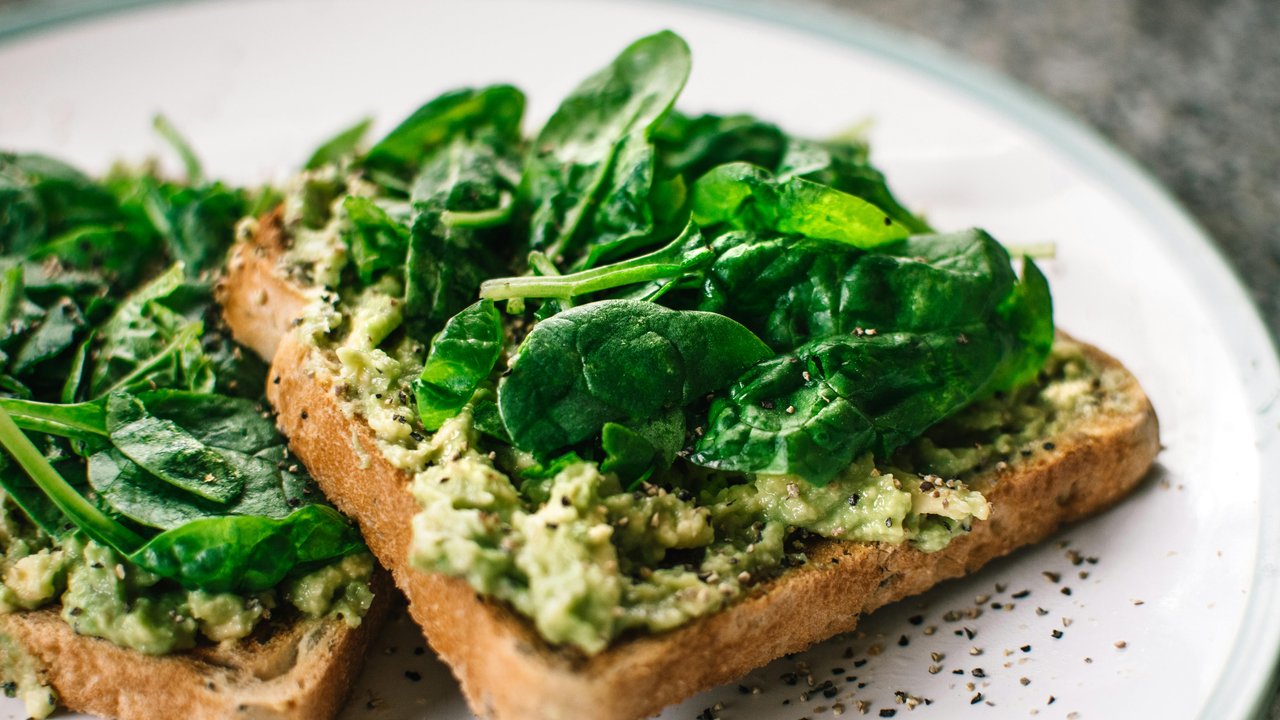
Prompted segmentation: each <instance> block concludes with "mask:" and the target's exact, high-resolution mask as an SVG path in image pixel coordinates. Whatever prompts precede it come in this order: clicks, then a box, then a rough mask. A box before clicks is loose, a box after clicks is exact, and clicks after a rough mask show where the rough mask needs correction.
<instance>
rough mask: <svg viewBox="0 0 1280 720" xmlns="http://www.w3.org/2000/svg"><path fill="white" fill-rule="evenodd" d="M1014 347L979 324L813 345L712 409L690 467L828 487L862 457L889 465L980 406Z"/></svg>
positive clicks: (753, 375)
mask: <svg viewBox="0 0 1280 720" xmlns="http://www.w3.org/2000/svg"><path fill="white" fill-rule="evenodd" d="M1011 346H1012V342H1011V339H1010V338H1009V337H1008V336H1007V335H1003V334H1002V333H999V332H998V331H993V330H992V329H990V328H988V327H987V326H986V325H983V324H974V325H970V326H968V327H964V328H954V329H950V330H947V331H930V332H924V333H886V334H876V335H873V336H866V335H863V336H852V337H848V336H845V337H837V338H830V339H820V340H816V341H813V342H811V343H807V344H805V345H802V346H800V347H799V348H797V349H796V350H795V352H793V353H788V354H786V355H783V356H779V357H777V358H773V359H770V360H768V361H765V362H764V363H761V364H760V365H757V366H756V367H754V368H752V369H751V370H750V371H748V372H747V373H746V374H745V375H744V376H743V377H742V378H741V379H740V380H739V381H738V382H737V383H736V384H735V385H734V386H733V388H732V389H731V390H730V392H729V396H728V397H727V398H723V399H718V400H716V401H715V402H714V403H713V404H712V407H711V412H710V418H709V423H708V425H709V429H708V431H707V434H706V435H705V436H704V437H703V439H702V440H701V441H700V442H699V443H698V445H697V447H696V452H695V453H694V454H693V455H692V456H691V457H690V460H691V461H692V462H693V463H695V464H698V465H704V466H706V467H713V468H716V469H720V470H731V471H738V472H755V473H792V474H796V475H799V476H801V477H803V478H805V479H806V480H808V481H809V482H812V483H815V484H825V483H826V482H827V481H828V480H830V479H831V478H832V477H833V476H834V475H835V474H836V473H838V472H839V471H840V470H841V469H843V468H845V467H848V466H849V464H850V463H851V462H853V460H854V458H856V457H858V456H859V455H861V454H862V453H864V452H867V451H872V452H875V453H877V454H879V455H880V456H881V457H885V456H887V455H888V454H889V453H891V452H892V451H893V450H894V449H896V448H897V447H899V446H901V445H902V444H904V443H906V442H909V441H910V440H912V439H914V438H916V437H918V436H919V435H920V434H921V433H923V432H924V431H925V430H926V429H928V428H929V426H931V425H933V424H934V423H936V422H938V421H940V420H942V419H943V418H945V417H947V416H948V415H950V414H951V413H953V412H955V411H956V410H959V409H960V408H962V407H964V406H965V405H967V404H968V403H969V402H971V401H973V400H974V399H976V398H977V397H978V396H979V395H981V394H982V393H983V392H984V391H985V390H987V389H988V388H990V387H991V385H992V382H993V380H994V379H995V373H996V371H997V370H998V368H999V366H1000V365H1001V363H1002V361H1004V359H1005V357H1006V356H1007V354H1008V353H1010V352H1011V351H1012V347H1011Z"/></svg>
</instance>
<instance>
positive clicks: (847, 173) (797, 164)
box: [766, 138, 933, 233]
mask: <svg viewBox="0 0 1280 720" xmlns="http://www.w3.org/2000/svg"><path fill="white" fill-rule="evenodd" d="M766 167H770V166H768V165H766ZM777 174H778V178H779V179H780V180H788V179H790V178H793V177H800V178H804V179H806V180H810V181H812V182H816V183H818V184H820V185H826V186H828V187H832V188H835V189H836V190H840V191H841V192H846V193H849V194H850V195H855V196H857V197H860V198H862V199H863V200H866V201H867V202H869V203H871V204H872V205H875V206H876V207H878V208H880V209H881V210H883V211H884V212H885V214H886V215H888V216H889V217H891V218H893V219H894V221H896V222H897V223H899V224H900V225H902V226H903V227H905V228H907V229H908V230H910V231H911V232H912V233H928V232H933V229H932V228H930V227H929V224H928V223H926V222H925V221H924V220H923V219H922V218H920V216H918V215H916V214H914V213H912V212H911V211H910V210H907V209H906V208H905V207H903V206H902V204H901V203H899V202H898V199H897V198H896V197H894V195H893V192H892V191H891V190H889V184H888V182H887V181H886V180H885V178H884V174H883V173H881V172H880V171H879V170H877V169H876V168H875V167H874V166H873V165H872V164H871V160H870V148H869V146H868V145H867V144H866V143H865V142H861V141H858V140H852V139H846V140H836V141H830V142H815V141H812V140H803V139H799V138H790V139H789V140H788V142H787V149H786V153H785V154H784V155H783V157H782V159H781V160H780V161H779V162H778V168H777Z"/></svg>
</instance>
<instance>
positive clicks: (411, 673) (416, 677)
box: [404, 670, 422, 682]
mask: <svg viewBox="0 0 1280 720" xmlns="http://www.w3.org/2000/svg"><path fill="white" fill-rule="evenodd" d="M404 676H405V677H407V678H409V679H410V680H412V681H414V682H421V681H422V673H420V672H418V671H417V670H405V671H404Z"/></svg>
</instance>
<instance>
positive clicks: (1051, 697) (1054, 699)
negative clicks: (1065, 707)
mask: <svg viewBox="0 0 1280 720" xmlns="http://www.w3.org/2000/svg"><path fill="white" fill-rule="evenodd" d="M1057 699H1058V698H1056V697H1054V696H1052V695H1050V696H1049V702H1047V703H1045V705H1052V704H1053V703H1054V702H1056V701H1057Z"/></svg>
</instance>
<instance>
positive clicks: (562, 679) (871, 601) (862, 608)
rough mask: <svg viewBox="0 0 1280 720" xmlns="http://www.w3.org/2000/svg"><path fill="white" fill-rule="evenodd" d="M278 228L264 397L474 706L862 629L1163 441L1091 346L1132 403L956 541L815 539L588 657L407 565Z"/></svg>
mask: <svg viewBox="0 0 1280 720" xmlns="http://www.w3.org/2000/svg"><path fill="white" fill-rule="evenodd" d="M283 244H284V233H283V230H282V228H281V225H280V219H279V216H278V215H275V216H271V217H268V218H266V219H265V220H264V221H263V222H262V223H260V227H259V231H258V234H257V236H256V237H255V238H254V239H253V240H251V241H249V242H246V243H243V244H241V245H239V246H238V247H237V248H236V249H235V250H234V251H233V256H232V260H231V264H230V270H229V275H228V277H227V279H226V281H225V283H224V284H223V285H222V287H221V289H220V299H221V300H222V302H223V306H224V310H225V315H226V319H227V321H228V324H229V325H230V326H231V328H232V331H233V333H234V334H235V336H236V337H237V339H239V340H240V341H241V342H244V343H246V344H248V345H250V346H251V347H253V348H254V349H256V350H257V351H258V352H260V353H261V354H262V355H263V357H264V358H266V359H268V360H270V361H272V370H271V377H272V382H271V383H270V384H269V385H268V396H269V399H270V400H271V402H272V403H273V404H274V405H275V407H276V409H277V410H278V412H279V416H278V417H279V422H280V425H281V428H282V430H283V431H284V433H285V434H286V435H287V436H288V437H289V440H290V446H291V447H292V449H293V451H294V452H295V453H297V455H298V456H299V457H300V458H302V460H303V461H304V462H305V463H306V465H307V467H308V469H309V470H310V471H311V474H312V475H313V476H314V477H315V478H316V480H317V481H318V482H319V484H320V486H321V487H322V488H323V490H324V492H325V493H326V494H327V495H328V496H329V497H330V498H332V499H333V501H334V502H335V503H336V504H337V506H338V507H339V508H341V509H342V510H343V511H344V512H346V513H347V514H349V515H351V516H352V517H354V518H355V519H356V520H357V522H358V523H359V524H360V527H361V530H362V531H363V532H364V535H365V539H366V541H367V542H368V544H369V547H370V548H371V549H372V550H373V552H374V554H375V555H376V556H377V557H378V559H379V560H380V561H381V562H382V563H383V564H384V565H386V566H387V567H388V568H390V569H391V571H392V574H393V577H394V578H395V581H396V584H397V585H398V586H399V587H400V588H401V589H402V590H403V591H404V593H405V595H406V596H407V597H408V600H409V610H410V613H411V614H412V616H413V617H414V619H415V620H416V621H417V622H418V624H419V625H421V626H422V628H423V630H424V632H425V634H426V637H427V640H428V641H429V642H430V644H431V646H432V647H433V648H434V649H435V650H436V652H438V653H439V654H440V656H441V657H442V658H443V659H444V660H445V661H446V662H447V663H448V664H449V665H450V667H452V669H453V672H454V674H455V675H456V676H457V678H458V680H459V681H460V683H461V684H462V690H463V692H464V693H465V695H466V697H467V699H468V701H469V702H470V704H471V707H472V708H473V709H474V710H475V711H476V712H477V713H478V714H480V715H482V716H485V717H489V718H497V719H501V720H517V719H519V720H525V719H531V718H541V719H547V720H570V719H576V718H584V717H601V718H615V719H618V720H626V719H637V720H638V719H639V718H644V717H648V716H650V715H652V714H654V713H655V712H657V711H658V710H660V709H661V708H662V707H664V706H666V705H668V704H671V703H674V702H677V701H679V700H681V699H683V698H685V697H687V696H689V695H691V694H693V693H695V692H697V691H699V690H703V689H706V688H709V687H712V686H715V685H718V684H720V683H724V682H727V681H730V680H732V679H734V678H736V677H739V676H741V675H742V674H744V673H746V672H747V671H749V670H751V669H752V668H755V667H758V666H761V665H763V664H765V663H767V662H769V661H770V660H773V659H775V658H778V657H780V656H782V655H785V654H787V653H792V652H796V651H799V650H802V649H804V648H806V647H808V646H810V645H812V644H814V643H816V642H818V641H821V640H823V639H826V638H829V637H831V636H833V635H836V634H838V633H842V632H846V631H848V630H851V629H852V628H853V627H854V626H855V624H856V623H857V620H858V616H859V615H860V614H863V613H867V612H870V611H872V610H874V609H876V608H878V607H880V606H882V605H884V604H886V603H889V602H892V601H894V600H898V599H900V598H903V597H906V596H909V595H912V594H915V593H919V592H922V591H924V590H926V589H928V588H929V587H931V586H933V585H935V584H937V583H938V582H940V581H942V580H946V579H948V578H953V577H958V576H960V575H964V574H965V573H968V572H971V571H973V570H975V569H976V568H978V567H980V566H982V565H983V564H985V563H987V562H988V561H990V560H992V559H993V558H996V557H999V556H1002V555H1005V554H1007V553H1009V552H1011V551H1012V550H1014V549H1015V548H1017V547H1020V546H1023V545H1028V544H1031V543H1035V542H1038V541H1040V540H1042V539H1044V538H1045V537H1047V536H1048V535H1050V534H1051V533H1053V532H1054V531H1055V530H1057V529H1058V528H1060V527H1062V526H1063V525H1064V524H1066V523H1070V522H1072V521H1074V520H1078V519H1080V518H1083V517H1085V516H1087V515H1089V514H1091V513H1094V512H1097V511H1098V510H1100V509H1102V508H1105V507H1107V506H1108V505H1110V504H1112V503H1114V502H1116V501H1117V500H1118V499H1120V498H1121V497H1123V496H1124V495H1125V494H1126V493H1128V492H1129V491H1130V490H1132V489H1133V488H1134V487H1135V486H1136V485H1137V484H1138V482H1139V481H1140V480H1141V478H1142V477H1143V475H1144V474H1145V473H1146V471H1147V468H1148V467H1149V466H1150V465H1151V463H1152V462H1153V460H1154V458H1155V455H1156V453H1157V451H1158V450H1159V439H1158V430H1157V422H1156V417H1155V413H1154V411H1153V410H1152V408H1151V405H1150V403H1149V402H1148V401H1147V398H1146V396H1145V395H1144V394H1143V392H1142V389H1141V388H1140V387H1139V385H1138V383H1137V381H1136V380H1135V379H1134V378H1133V377H1132V376H1131V375H1129V374H1128V373H1127V372H1125V371H1123V368H1121V366H1120V364H1119V363H1118V362H1117V361H1116V360H1114V359H1113V358H1111V357H1109V356H1107V355H1106V354H1104V353H1102V352H1101V351H1099V350H1097V349H1095V348H1091V347H1086V348H1085V350H1084V352H1085V353H1086V356H1087V357H1088V358H1089V360H1090V362H1092V363H1094V364H1096V365H1098V366H1100V367H1103V368H1108V369H1111V371H1112V372H1113V374H1114V375H1119V380H1118V382H1116V386H1115V387H1114V389H1113V393H1114V394H1116V395H1119V396H1121V397H1122V398H1124V399H1125V400H1126V401H1127V402H1124V403H1118V405H1121V406H1124V407H1126V409H1125V410H1124V411H1121V410H1118V409H1115V408H1113V409H1112V410H1110V411H1106V412H1100V413H1095V414H1093V415H1091V416H1090V417H1089V418H1088V419H1087V420H1082V421H1080V422H1078V423H1077V424H1075V425H1074V426H1070V427H1067V428H1065V429H1064V430H1063V431H1062V432H1061V433H1059V434H1058V435H1056V436H1055V437H1053V438H1046V441H1048V440H1052V442H1053V449H1052V450H1050V451H1048V452H1046V453H1044V454H1039V455H1037V456H1036V457H1035V458H1032V459H1030V460H1028V461H1025V462H1022V463H1019V464H1017V465H1015V466H1014V467H1012V468H1010V469H1009V470H1008V471H1007V472H1004V473H1002V474H1000V475H998V477H992V478H991V479H990V480H989V481H988V482H985V483H980V484H979V487H980V488H981V489H982V490H983V492H984V494H985V495H986V496H987V498H988V499H989V500H990V502H991V505H992V508H993V511H992V515H991V518H990V519H989V520H987V521H985V522H977V523H975V524H974V526H973V530H972V532H970V533H969V534H967V535H964V536H961V537H959V538H957V539H956V540H954V541H953V542H952V543H951V544H950V545H949V546H948V547H947V548H946V549H944V550H941V551H939V552H935V553H924V552H921V551H919V550H916V549H914V548H912V547H910V546H907V545H901V546H892V545H884V544H874V543H853V542H837V541H825V542H822V543H818V544H815V545H813V546H812V547H810V549H809V551H808V555H809V558H810V560H811V562H809V563H807V564H806V565H804V566H802V567H800V568H796V569H793V570H790V571H788V572H787V573H785V574H783V575H782V576H781V577H780V578H778V579H777V580H774V581H771V582H768V583H764V584H762V585H760V586H758V587H756V588H755V589H754V590H753V592H752V593H751V594H750V595H749V596H747V597H746V598H744V599H742V600H741V601H739V602H736V603H735V604H733V605H731V606H730V607H729V608H728V609H726V610H724V611H722V612H719V613H717V614H714V615H711V616H707V617H704V618H701V619H698V620H695V621H693V622H691V623H689V624H687V625H685V626H683V627H681V628H679V629H676V630H673V631H670V632H666V633H661V634H654V635H645V636H639V637H630V638H626V639H623V640H621V641H619V642H616V643H614V644H613V645H612V646H611V647H610V648H608V649H607V650H605V651H604V652H602V653H600V654H598V655H595V656H592V657H584V656H582V655H580V654H577V653H573V652H567V651H563V650H560V649H557V648H555V647H552V646H550V645H548V644H547V643H546V642H544V641H543V640H542V639H541V638H540V637H539V636H538V635H537V634H536V633H535V632H534V630H533V629H532V627H531V626H530V624H529V623H527V622H525V621H524V620H523V619H522V618H521V617H519V616H518V615H516V614H515V613H514V612H513V611H512V610H510V609H509V608H508V607H506V606H505V605H503V604H502V603H499V602H495V601H493V600H489V599H486V598H484V597H482V596H479V595H477V594H476V593H475V591H473V590H472V589H471V587H470V586H469V585H468V584H467V583H466V582H465V581H464V580H461V579H457V578H451V577H445V576H442V575H435V574H427V573H422V572H419V571H416V570H414V569H413V568H411V567H410V566H409V564H408V549H409V544H410V535H411V530H410V519H411V518H412V516H413V515H414V514H415V513H416V512H417V510H418V508H417V506H416V504H415V502H414V500H413V498H412V497H410V495H409V492H408V483H409V480H410V478H409V477H408V475H407V474H406V473H404V472H402V471H400V470H397V469H396V468H394V467H393V466H392V465H391V464H390V463H388V462H387V461H386V460H385V459H384V458H383V456H382V455H381V453H380V452H378V449H377V445H376V442H375V438H374V434H373V432H372V430H371V429H370V428H369V427H368V426H367V425H365V424H364V423H361V422H359V420H358V418H357V419H356V420H355V421H353V420H352V419H351V418H350V417H349V416H348V415H347V414H346V413H344V411H343V408H342V406H341V404H340V400H339V398H338V396H337V395H336V394H335V392H334V390H333V384H332V379H331V378H330V377H326V376H325V375H324V374H323V373H321V372H317V371H316V370H315V369H314V368H316V367H317V366H320V365H322V364H321V363H312V362H309V361H308V360H309V354H310V353H313V352H319V351H318V350H316V349H314V348H313V347H312V346H310V345H307V344H305V343H304V342H302V341H301V340H300V339H299V338H298V337H297V334H296V333H291V332H287V329H288V327H289V326H290V324H291V321H292V320H293V318H294V317H296V316H297V315H298V313H299V311H300V310H301V309H302V308H303V306H304V302H305V300H304V298H305V295H304V294H303V292H302V291H301V289H300V288H298V287H297V286H295V285H292V284H291V283H290V281H289V280H288V279H286V278H285V277H283V276H282V275H281V274H280V273H278V272H277V271H276V263H277V260H278V258H279V256H280V254H281V253H282V252H283V246H284V245H283ZM1064 339H1065V338H1064ZM1068 341H1069V340H1068ZM357 468H359V469H358V470H357ZM672 668H679V672H673V671H672Z"/></svg>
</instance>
